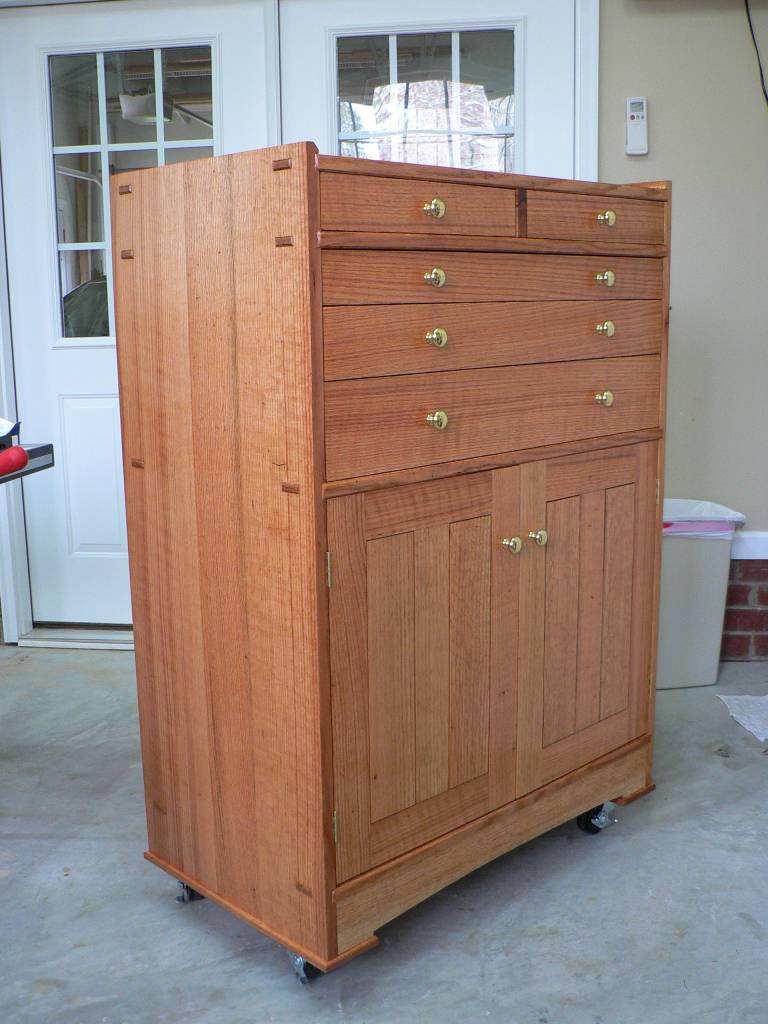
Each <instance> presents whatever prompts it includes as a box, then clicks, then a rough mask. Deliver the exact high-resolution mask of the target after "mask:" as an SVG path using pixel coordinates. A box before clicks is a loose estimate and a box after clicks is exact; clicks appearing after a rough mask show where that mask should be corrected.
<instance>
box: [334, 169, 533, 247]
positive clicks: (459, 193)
mask: <svg viewBox="0 0 768 1024" xmlns="http://www.w3.org/2000/svg"><path fill="white" fill-rule="evenodd" d="M434 198H439V199H441V200H442V201H443V202H444V203H445V213H444V215H443V216H442V217H440V218H438V217H433V216H431V215H428V214H426V213H425V212H424V209H423V207H424V204H425V203H431V201H432V200H433V199H434ZM320 226H321V229H322V230H325V231H328V230H330V231H385V232H392V231H396V232H402V231H410V232H416V233H419V234H426V235H445V234H456V233H457V232H461V233H462V234H465V233H466V234H475V235H502V236H505V235H515V234H517V192H516V191H515V190H514V189H506V188H493V187H490V186H477V185H456V184H452V183H448V182H439V181H420V180H414V179H402V178H385V177H382V178H372V177H369V176H368V175H364V174H359V175H357V174H356V175H350V174H333V173H332V172H330V173H324V174H321V175H320Z"/></svg>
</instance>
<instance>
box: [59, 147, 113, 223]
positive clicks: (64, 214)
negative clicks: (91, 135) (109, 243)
mask: <svg viewBox="0 0 768 1024" xmlns="http://www.w3.org/2000/svg"><path fill="white" fill-rule="evenodd" d="M53 167H54V173H55V175H56V224H57V232H58V240H59V241H60V242H103V241H104V207H103V205H102V203H103V199H104V197H103V194H102V186H101V157H100V156H99V155H98V153H78V154H73V155H71V156H56V157H54V158H53Z"/></svg>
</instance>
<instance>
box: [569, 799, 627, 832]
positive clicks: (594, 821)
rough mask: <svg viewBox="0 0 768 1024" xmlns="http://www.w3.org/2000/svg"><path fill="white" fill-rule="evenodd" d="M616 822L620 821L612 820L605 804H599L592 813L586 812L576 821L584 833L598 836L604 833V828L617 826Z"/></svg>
mask: <svg viewBox="0 0 768 1024" xmlns="http://www.w3.org/2000/svg"><path fill="white" fill-rule="evenodd" d="M616 821H618V819H617V818H612V817H611V816H610V814H609V813H608V811H606V809H605V804H598V805H597V807H593V808H592V810H591V811H585V813H584V814H580V815H579V816H578V818H577V819H576V824H577V825H578V826H579V828H580V829H581V831H582V832H587V833H588V834H589V835H591V836H596V835H597V833H598V832H602V831H603V829H604V828H606V827H607V826H608V825H613V824H615V822H616Z"/></svg>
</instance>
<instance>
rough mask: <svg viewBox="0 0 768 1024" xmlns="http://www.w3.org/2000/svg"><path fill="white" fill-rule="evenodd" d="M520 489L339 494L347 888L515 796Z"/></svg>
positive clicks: (336, 714)
mask: <svg viewBox="0 0 768 1024" xmlns="http://www.w3.org/2000/svg"><path fill="white" fill-rule="evenodd" d="M518 482H519V469H517V468H511V469H504V470H499V471H496V472H487V473H475V474H471V475H469V476H464V477H456V478H452V479H448V480H438V481H430V482H427V483H420V484H413V485H407V486H403V487H393V488H390V489H387V490H382V491H375V492H371V493H369V494H354V495H349V496H345V497H339V498H332V499H330V500H329V501H328V543H329V549H330V551H331V557H332V567H333V568H332V571H333V577H332V586H331V591H330V638H331V687H332V699H333V748H334V781H335V806H336V811H337V879H338V881H343V880H344V879H346V878H350V877H352V876H353V875H356V874H359V873H360V872H361V871H365V870H366V869H368V868H370V867H373V866H374V865H376V864H380V863H382V862H383V861H385V860H388V859H389V858H391V857H393V856H395V855H397V854H398V853H402V852H404V851H405V850H409V849H413V848H414V847H416V846H419V845H421V844H422V843H425V842H427V841H428V840H430V839H432V838H434V837H435V836H438V835H442V834H443V833H445V832H447V831H449V830H450V829H452V828H456V827H457V826H459V825H461V824H463V823H464V822H466V821H469V820H471V819H473V818H477V817H478V816H480V815H481V814H484V813H485V812H486V811H488V810H489V809H490V808H492V807H495V806H498V805H499V804H502V803H505V802H507V801H509V800H512V799H513V798H514V795H515V738H516V721H515V719H516V707H517V688H516V666H517V650H516V647H517V629H516V615H517V608H516V598H517V588H518V583H519V563H520V560H521V559H520V556H519V555H515V554H512V553H510V552H509V551H508V550H507V549H505V548H504V547H503V546H502V545H501V539H502V537H504V536H512V535H513V534H515V533H519V488H518Z"/></svg>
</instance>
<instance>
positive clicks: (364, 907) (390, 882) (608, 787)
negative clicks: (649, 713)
mask: <svg viewBox="0 0 768 1024" xmlns="http://www.w3.org/2000/svg"><path fill="white" fill-rule="evenodd" d="M650 742H651V740H650V737H649V736H642V737H640V738H639V739H637V740H634V741H633V742H632V743H629V744H627V745H626V746H624V747H621V748H620V749H618V750H615V751H612V752H611V753H610V754H606V755H605V756H604V757H602V758H600V759H599V760H597V761H594V762H592V764H590V765H587V766H586V767H585V768H581V769H579V770H578V771H575V772H572V773H571V774H570V775H566V776H564V777H563V778H561V779H556V780H555V781H554V782H551V783H549V784H548V785H547V786H543V787H542V788H541V789H537V790H535V791H534V792H532V793H529V794H528V795H527V796H524V797H522V798H521V799H520V800H515V801H514V802H513V803H511V804H506V805H505V806H504V807H501V808H499V809H498V810H496V811H493V812H492V813H491V814H486V815H484V816H483V817H482V818H478V819H477V820H476V821H472V822H469V823H468V824H467V825H463V826H462V827H461V828H458V829H456V830H455V831H453V832H449V833H448V834H447V835H445V836H441V837H440V838H439V839H435V840H434V841H433V842H431V843H427V844H426V845H425V846H422V847H420V848H419V849H417V850H414V851H413V852H411V853H407V854H404V855H403V856H401V857H398V858H396V859H395V860H393V861H389V862H388V863H387V864H383V865H382V866H381V867H379V868H375V869H374V870H373V871H369V872H367V873H366V874H364V875H360V876H359V877H357V878H353V879H351V880H350V881H349V882H345V883H344V884H343V885H341V886H339V887H338V888H337V889H336V890H335V891H334V902H335V904H336V922H337V935H338V944H339V949H341V950H344V951H345V952H348V953H349V954H350V955H353V951H354V950H356V949H360V945H361V943H364V942H365V941H366V940H368V941H370V936H371V933H372V932H374V931H375V929H376V928H380V927H381V925H383V924H386V922H387V921H391V920H392V919H393V918H395V917H397V916H398V915H400V914H403V913H405V911H406V910H409V909H410V908H411V907H414V906H416V904H418V903H421V902H422V900H425V899H427V898H428V897H429V896H432V895H434V893H436V892H439V891H440V890H441V889H444V888H445V887H446V886H447V885H450V884H451V883H452V882H455V881H456V880H457V879H459V878H461V877H462V876H463V875H466V874H469V873H470V872H471V871H474V870H475V869H476V868H479V867H482V865H483V864H487V863H488V861H491V860H495V858H496V857H500V856H501V855H502V854H504V853H508V852H509V851H510V850H513V849H514V848H515V847H516V846H521V845H522V844H523V843H526V842H528V841H529V840H530V839H535V838H536V836H538V835H541V834H542V833H544V832H548V831H549V830H550V829H552V828H555V827H556V826H557V825H561V824H562V823H563V822H565V821H569V820H570V819H571V818H575V817H576V816H577V815H579V814H581V813H582V812H583V811H585V810H588V809H589V808H590V807H594V806H596V805H597V804H599V803H603V802H605V801H606V800H610V799H612V797H613V795H614V794H616V793H627V792H628V793H632V792H635V791H639V790H640V789H641V788H642V787H644V786H645V785H646V769H647V748H648V746H649V745H650Z"/></svg>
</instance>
